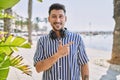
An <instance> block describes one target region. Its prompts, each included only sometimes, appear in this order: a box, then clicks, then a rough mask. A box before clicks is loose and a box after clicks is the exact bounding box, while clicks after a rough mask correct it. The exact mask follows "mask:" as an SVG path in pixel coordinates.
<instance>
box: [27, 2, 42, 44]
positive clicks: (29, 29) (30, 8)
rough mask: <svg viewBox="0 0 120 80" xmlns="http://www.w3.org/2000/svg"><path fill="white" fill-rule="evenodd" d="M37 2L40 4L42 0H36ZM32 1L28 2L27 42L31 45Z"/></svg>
mask: <svg viewBox="0 0 120 80" xmlns="http://www.w3.org/2000/svg"><path fill="white" fill-rule="evenodd" d="M38 1H39V2H42V0H38ZM31 17H32V0H29V1H28V42H30V43H31V44H32V36H31V34H32V21H31Z"/></svg>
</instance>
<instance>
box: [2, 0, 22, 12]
mask: <svg viewBox="0 0 120 80" xmlns="http://www.w3.org/2000/svg"><path fill="white" fill-rule="evenodd" d="M19 1H20V0H0V10H2V9H7V8H10V7H12V6H14V5H15V4H17V3H18V2H19Z"/></svg>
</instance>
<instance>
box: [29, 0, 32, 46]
mask: <svg viewBox="0 0 120 80" xmlns="http://www.w3.org/2000/svg"><path fill="white" fill-rule="evenodd" d="M31 17H32V0H29V1H28V42H30V43H31V44H32V37H31V33H32V28H31V27H32V22H31Z"/></svg>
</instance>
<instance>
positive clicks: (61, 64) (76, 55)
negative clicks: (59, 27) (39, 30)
mask: <svg viewBox="0 0 120 80" xmlns="http://www.w3.org/2000/svg"><path fill="white" fill-rule="evenodd" d="M66 34H67V35H66V37H64V38H61V39H60V40H61V41H62V44H63V45H65V44H67V43H69V42H73V44H72V45H70V51H69V55H67V56H65V57H62V58H60V59H59V60H58V61H57V62H56V63H55V64H54V65H53V66H52V67H51V68H49V69H48V70H46V71H44V72H43V78H42V80H80V66H81V65H82V64H86V63H87V62H88V61H89V60H88V57H87V54H86V52H85V46H84V43H83V41H82V39H81V36H80V35H79V34H75V33H72V32H69V31H67V33H66ZM58 45H59V39H51V38H50V35H45V36H43V37H40V39H39V40H38V43H37V48H36V53H35V55H34V64H36V63H37V62H38V61H41V60H44V59H47V58H48V57H50V56H52V55H54V53H56V52H57V50H58Z"/></svg>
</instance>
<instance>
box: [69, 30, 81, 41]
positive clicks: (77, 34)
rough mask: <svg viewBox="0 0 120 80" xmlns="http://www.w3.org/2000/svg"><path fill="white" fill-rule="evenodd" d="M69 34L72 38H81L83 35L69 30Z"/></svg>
mask: <svg viewBox="0 0 120 80" xmlns="http://www.w3.org/2000/svg"><path fill="white" fill-rule="evenodd" d="M68 36H69V37H71V38H76V39H81V35H80V34H79V33H76V32H70V31H68Z"/></svg>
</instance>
